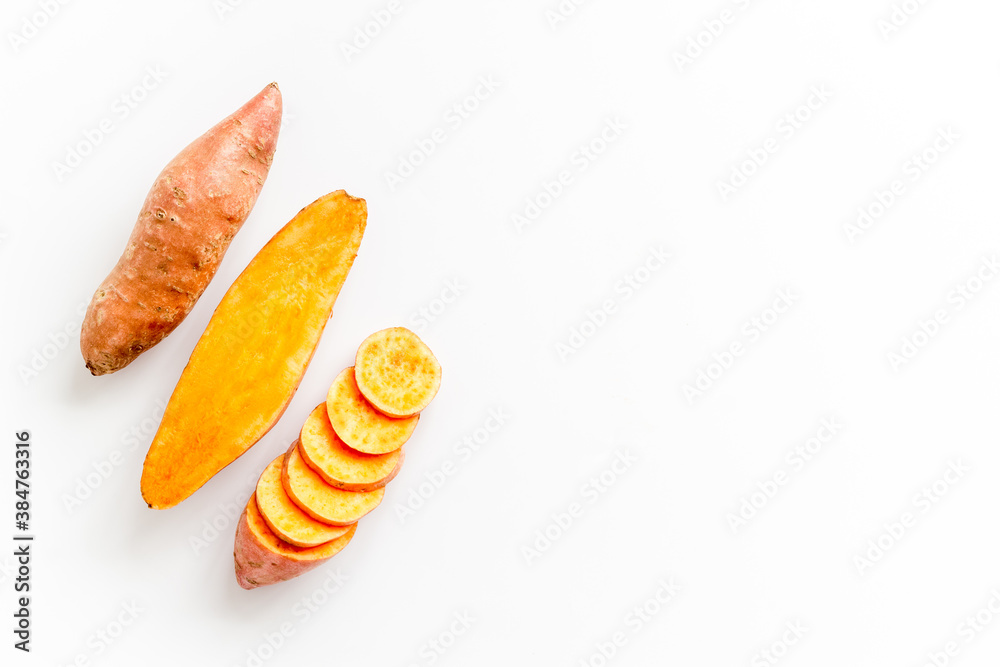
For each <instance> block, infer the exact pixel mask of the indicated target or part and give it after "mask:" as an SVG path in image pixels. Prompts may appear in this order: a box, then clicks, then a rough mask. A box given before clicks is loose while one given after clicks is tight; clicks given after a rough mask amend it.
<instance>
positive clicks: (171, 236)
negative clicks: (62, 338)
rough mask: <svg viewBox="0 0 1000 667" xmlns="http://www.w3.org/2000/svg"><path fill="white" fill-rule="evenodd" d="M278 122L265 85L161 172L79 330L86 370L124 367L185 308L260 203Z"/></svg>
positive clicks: (271, 91)
mask: <svg viewBox="0 0 1000 667" xmlns="http://www.w3.org/2000/svg"><path fill="white" fill-rule="evenodd" d="M280 126H281V93H280V92H279V91H278V86H277V84H274V83H272V84H270V85H269V86H267V87H266V88H264V90H262V91H261V92H260V93H259V94H258V95H257V96H256V97H254V98H253V99H252V100H250V101H249V102H247V103H246V104H245V105H243V106H242V107H241V108H240V109H239V110H237V111H236V112H235V113H233V114H232V115H231V116H229V117H228V118H226V119H225V120H223V121H222V122H221V123H219V124H218V125H216V126H215V127H213V128H212V129H210V130H209V131H208V132H206V133H205V134H203V135H201V136H200V137H198V138H197V139H195V140H194V141H193V142H192V143H191V144H190V145H188V147H187V148H185V149H184V150H182V151H181V152H180V153H179V154H178V155H177V156H176V157H175V158H174V159H173V160H171V161H170V162H169V163H168V164H167V166H166V167H164V169H163V171H162V172H160V175H159V176H157V178H156V181H155V182H154V183H153V187H152V188H151V189H150V191H149V194H147V195H146V201H145V203H144V204H143V205H142V210H141V211H140V213H139V219H138V220H137V221H136V223H135V227H134V228H133V230H132V236H131V237H130V238H129V241H128V245H127V246H126V247H125V251H124V253H123V254H122V256H121V258H120V259H119V260H118V264H117V265H116V266H115V268H114V269H112V270H111V273H110V274H109V275H108V277H107V278H105V279H104V282H103V283H101V285H100V287H98V288H97V291H96V292H95V293H94V297H93V299H92V300H91V302H90V306H89V307H88V308H87V314H86V317H85V318H84V321H83V325H82V326H81V328H80V350H81V352H82V353H83V358H84V360H85V361H86V363H87V368H89V369H90V372H91V373H93V374H94V375H104V374H105V373H113V372H114V371H117V370H119V369H121V368H124V367H125V366H127V365H128V364H130V363H131V362H132V361H133V360H134V359H135V358H136V357H138V356H139V354H140V353H142V352H143V351H144V350H148V349H149V348H151V347H153V346H154V345H156V344H157V343H159V342H160V341H161V340H163V339H164V338H165V337H166V336H167V334H169V333H170V332H171V331H173V330H174V328H175V327H177V325H178V324H180V323H181V321H182V320H183V319H184V318H185V317H187V314H188V313H189V312H191V309H192V308H193V307H194V304H195V302H196V301H198V298H199V297H200V296H201V295H202V293H203V292H204V291H205V288H206V287H208V283H209V281H210V280H212V277H213V276H214V275H215V271H216V269H218V268H219V263H220V262H221V261H222V257H223V255H224V254H225V253H226V250H227V249H228V248H229V242H230V241H231V240H232V238H233V236H234V235H235V234H236V232H238V231H239V229H240V227H241V226H242V225H243V222H244V221H245V220H246V219H247V216H248V215H250V210H251V209H252V208H253V205H254V203H255V202H256V201H257V195H258V194H260V190H261V188H262V187H263V186H264V179H266V178H267V173H268V170H269V169H270V167H271V160H272V158H273V157H274V150H275V148H276V146H277V143H278V129H279V127H280Z"/></svg>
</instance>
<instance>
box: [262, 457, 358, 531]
mask: <svg viewBox="0 0 1000 667" xmlns="http://www.w3.org/2000/svg"><path fill="white" fill-rule="evenodd" d="M296 444H298V443H296ZM295 446H296V445H292V449H294V448H295ZM286 456H288V454H287V453H286V454H282V455H281V456H279V457H278V458H276V459H274V460H273V461H271V463H270V464H269V465H268V466H267V467H266V468H264V472H263V473H262V474H261V476H260V479H259V480H257V490H256V491H255V494H256V496H257V507H258V509H260V513H261V516H263V517H264V522H265V523H266V524H267V527H268V528H270V529H271V532H272V533H274V534H275V535H277V536H278V537H280V538H281V539H283V540H284V541H285V542H288V543H289V544H294V545H295V546H297V547H315V546H319V545H320V544H323V543H325V542H329V541H330V540H334V539H337V538H338V537H340V536H341V535H343V534H344V533H346V532H347V527H346V526H331V525H329V524H325V523H320V522H319V521H316V519H313V518H312V517H311V516H309V515H308V514H306V513H305V512H303V511H302V510H301V509H299V507H298V506H297V505H296V504H295V503H293V502H292V500H291V498H289V497H288V494H287V493H285V488H284V487H283V486H282V484H281V469H282V465H283V464H284V461H285V457H286Z"/></svg>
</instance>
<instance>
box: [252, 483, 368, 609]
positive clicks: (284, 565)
mask: <svg viewBox="0 0 1000 667" xmlns="http://www.w3.org/2000/svg"><path fill="white" fill-rule="evenodd" d="M355 530H357V525H353V526H350V527H349V528H348V529H347V531H346V532H345V533H344V534H343V535H341V536H340V537H338V538H336V539H335V540H332V541H330V542H327V543H325V544H321V545H319V546H317V547H310V548H306V549H303V548H300V547H296V546H295V545H293V544H289V543H288V542H285V541H283V540H281V539H280V538H279V537H278V536H277V535H275V534H274V533H273V532H271V530H270V529H269V528H268V527H267V524H266V523H265V522H264V517H263V516H261V513H260V510H259V508H258V507H257V494H253V495H251V496H250V502H248V503H247V506H246V508H245V509H244V510H243V515H242V516H241V517H240V521H239V523H238V524H237V527H236V541H235V544H234V546H233V560H234V561H235V564H236V580H237V582H239V584H240V586H241V587H243V588H246V589H248V590H249V589H251V588H257V587H258V586H267V585H269V584H276V583H278V582H279V581H287V580H288V579H292V578H294V577H297V576H299V575H300V574H304V573H306V572H308V571H309V570H311V569H313V568H314V567H316V566H317V565H320V564H321V563H324V562H326V561H327V560H329V559H330V558H332V557H333V556H335V555H337V554H338V553H340V551H341V550H342V549H343V548H344V547H346V546H347V543H348V542H350V541H351V538H353V537H354V531H355Z"/></svg>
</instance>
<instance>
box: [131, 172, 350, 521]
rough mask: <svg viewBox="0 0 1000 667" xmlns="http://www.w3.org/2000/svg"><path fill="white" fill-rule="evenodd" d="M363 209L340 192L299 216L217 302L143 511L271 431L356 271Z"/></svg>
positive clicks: (156, 440) (157, 456)
mask: <svg viewBox="0 0 1000 667" xmlns="http://www.w3.org/2000/svg"><path fill="white" fill-rule="evenodd" d="M367 212H368V209H367V205H366V204H365V200H364V199H358V198H356V197H351V196H350V195H348V194H347V193H346V192H344V191H343V190H338V191H336V192H331V193H330V194H328V195H325V196H323V197H320V198H319V199H317V200H316V201H315V202H313V203H312V204H310V205H309V206H306V207H305V208H304V209H302V210H301V211H300V212H299V213H298V214H297V215H296V216H295V217H294V218H293V219H292V221H291V222H289V223H288V224H287V225H285V226H284V227H283V228H282V229H281V230H280V231H279V232H278V233H277V234H275V236H274V238H272V239H271V240H270V241H269V242H268V243H267V245H265V246H264V248H263V249H261V251H260V252H259V253H257V256H256V257H254V259H253V260H252V261H251V262H250V264H249V265H248V266H247V268H246V269H245V270H244V271H243V273H242V274H240V276H239V277H238V278H237V279H236V281H235V282H234V283H233V285H232V287H230V288H229V291H228V292H226V295H225V296H224V297H223V298H222V302H221V303H220V304H219V307H218V308H216V310H215V313H214V314H213V315H212V319H211V320H210V321H209V323H208V327H207V328H206V329H205V333H204V334H202V337H201V339H200V340H199V341H198V344H197V345H196V346H195V348H194V351H193V352H192V353H191V358H190V360H189V361H188V365H187V367H186V368H185V369H184V372H183V373H182V374H181V377H180V379H179V380H178V382H177V386H176V387H175V388H174V392H173V394H172V395H171V396H170V401H169V402H168V403H167V407H166V410H165V411H164V415H163V418H162V420H161V421H160V426H159V428H158V429H157V432H156V435H155V436H154V437H153V442H152V444H151V445H150V447H149V451H148V453H147V454H146V460H145V463H144V464H143V468H142V480H141V491H142V497H143V499H144V500H145V501H146V504H147V505H149V506H150V507H152V508H154V509H166V508H168V507H173V506H174V505H176V504H177V503H179V502H181V501H182V500H184V499H185V498H187V497H188V496H190V495H191V494H192V493H194V492H195V491H196V490H198V489H199V488H200V487H201V486H202V485H203V484H204V483H205V482H207V481H208V480H209V479H211V478H212V477H213V476H214V475H215V474H216V473H217V472H219V471H220V470H222V469H223V468H224V467H225V466H227V465H229V464H230V463H232V462H233V461H234V460H235V459H236V458H237V457H239V456H240V455H242V454H243V453H244V452H245V451H246V450H247V449H249V448H250V447H251V446H253V445H254V444H255V443H256V442H257V441H258V440H260V439H261V438H262V437H263V436H264V435H265V434H266V433H267V432H268V431H269V430H271V428H272V427H273V426H274V424H275V423H277V421H278V419H279V418H280V417H281V415H282V413H284V411H285V408H287V407H288V404H289V402H290V401H291V400H292V396H294V394H295V391H296V389H298V386H299V382H300V381H301V380H302V376H303V375H304V374H305V371H306V368H307V367H308V366H309V362H310V361H311V359H312V355H313V353H314V352H315V350H316V345H317V344H318V343H319V339H320V336H322V334H323V329H324V327H325V326H326V323H327V321H328V320H329V319H330V313H331V310H332V309H333V305H334V303H335V302H336V300H337V295H338V294H339V293H340V289H341V287H343V284H344V281H345V280H346V279H347V274H348V272H349V271H350V269H351V266H352V265H353V264H354V259H355V257H356V256H357V253H358V248H359V247H360V245H361V239H362V237H363V235H364V230H365V225H366V221H367Z"/></svg>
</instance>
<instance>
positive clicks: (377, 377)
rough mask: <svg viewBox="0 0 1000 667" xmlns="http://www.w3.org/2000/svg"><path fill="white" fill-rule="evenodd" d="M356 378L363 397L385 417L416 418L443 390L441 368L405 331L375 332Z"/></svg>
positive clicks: (360, 357) (358, 362)
mask: <svg viewBox="0 0 1000 667" xmlns="http://www.w3.org/2000/svg"><path fill="white" fill-rule="evenodd" d="M354 378H355V380H356V381H357V384H358V389H360V390H361V393H362V394H363V395H364V397H365V398H366V399H367V400H368V402H369V403H371V404H372V405H373V406H375V409H376V410H378V411H379V412H381V413H382V414H384V415H387V416H389V417H395V418H397V419H398V418H402V417H409V416H411V415H415V414H417V413H418V412H420V411H421V410H423V409H424V408H425V407H427V404H428V403H430V402H431V399H433V398H434V396H435V394H437V391H438V388H439V387H440V386H441V364H439V363H438V360H437V359H436V358H435V357H434V354H433V353H432V352H431V350H430V348H429V347H427V345H425V344H424V341H422V340H420V338H419V337H418V336H417V334H415V333H413V332H412V331H410V330H409V329H406V328H404V327H392V328H390V329H383V330H382V331H376V332H375V333H373V334H372V335H371V336H369V337H368V338H366V339H365V340H364V341H363V342H362V343H361V347H359V348H358V355H357V358H356V359H355V361H354Z"/></svg>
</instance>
